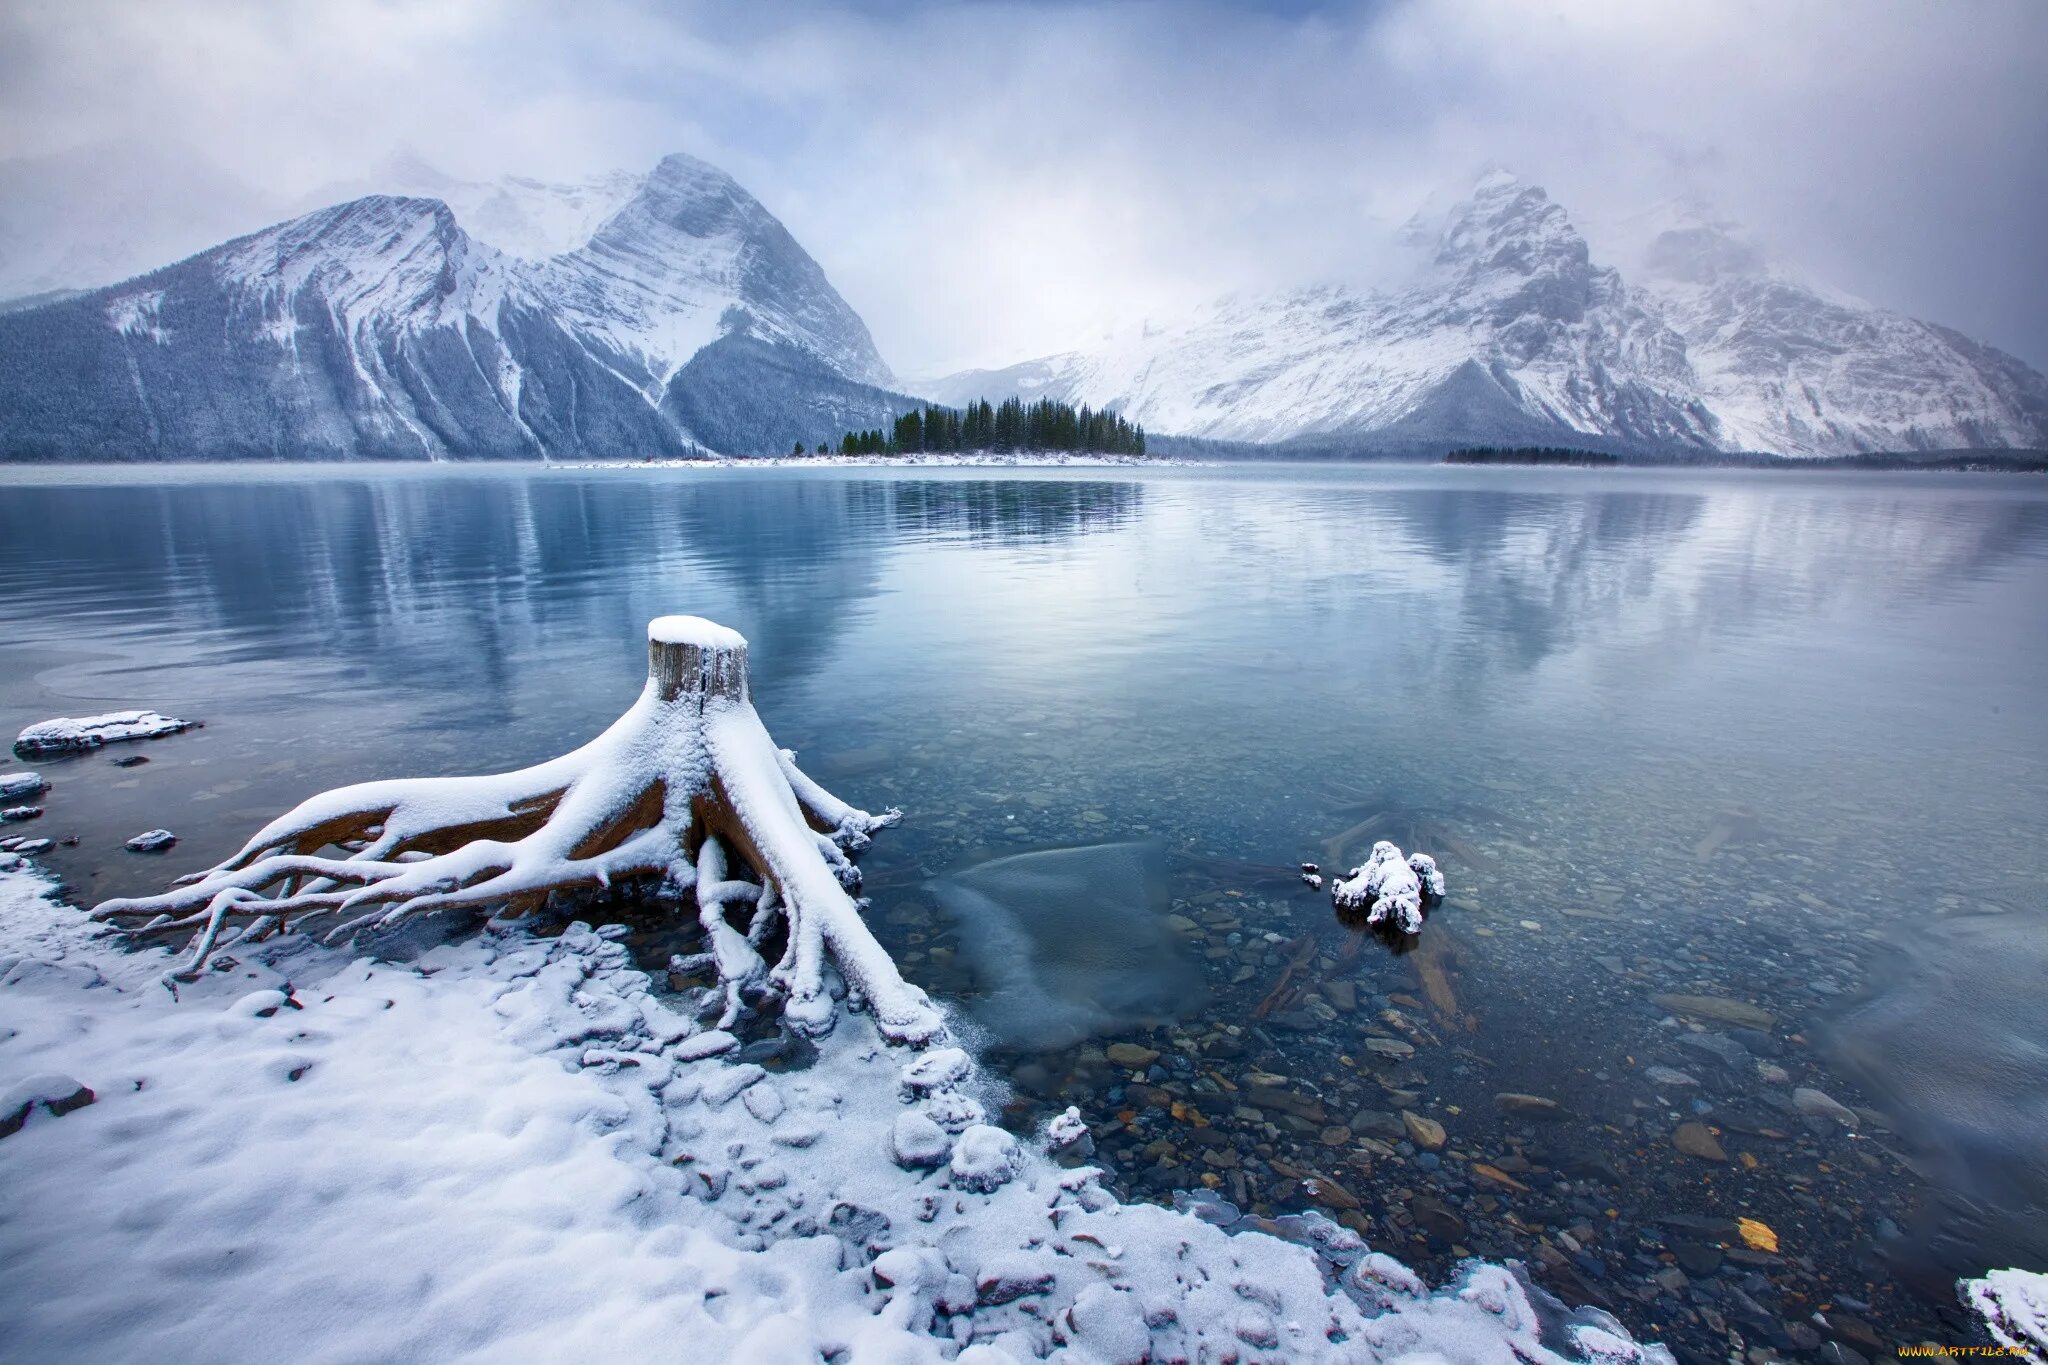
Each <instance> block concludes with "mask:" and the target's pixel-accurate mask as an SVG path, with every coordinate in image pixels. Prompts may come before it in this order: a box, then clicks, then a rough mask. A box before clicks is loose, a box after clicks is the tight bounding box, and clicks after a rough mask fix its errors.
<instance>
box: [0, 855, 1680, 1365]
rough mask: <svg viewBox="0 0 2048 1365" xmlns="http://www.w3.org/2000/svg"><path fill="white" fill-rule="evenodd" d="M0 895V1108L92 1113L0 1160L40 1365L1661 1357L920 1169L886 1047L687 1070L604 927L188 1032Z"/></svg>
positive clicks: (1037, 1155)
mask: <svg viewBox="0 0 2048 1365" xmlns="http://www.w3.org/2000/svg"><path fill="white" fill-rule="evenodd" d="M0 861H4V862H5V863H6V864H7V866H5V867H4V868H0V1090H10V1089H13V1088H15V1087H17V1086H18V1085H19V1083H20V1082H22V1081H24V1080H25V1079H27V1078H32V1077H33V1078H39V1079H38V1081H37V1083H38V1085H40V1086H41V1087H42V1089H44V1090H49V1089H50V1088H51V1087H52V1086H53V1085H55V1086H56V1088H58V1089H62V1088H64V1086H63V1085H57V1084H56V1083H57V1082H60V1081H62V1082H69V1083H71V1084H73V1085H82V1086H83V1087H85V1088H87V1089H89V1090H90V1091H91V1092H92V1093H93V1096H94V1100H93V1102H92V1103H90V1104H88V1105H85V1106H83V1107H81V1108H75V1109H72V1110H70V1111H69V1112H66V1113H63V1114H61V1115H60V1114H54V1113H52V1112H50V1111H49V1110H48V1109H47V1108H45V1107H40V1106H35V1107H32V1108H31V1111H30V1113H29V1114H28V1118H27V1122H26V1124H25V1126H23V1127H22V1128H21V1129H20V1130H19V1131H18V1132H15V1133H13V1134H12V1135H11V1136H8V1137H5V1138H0V1184H4V1187H5V1188H6V1189H7V1190H8V1191H9V1195H8V1198H7V1200H6V1201H4V1205H0V1286H4V1288H0V1340H6V1341H7V1342H8V1343H9V1346H10V1350H11V1351H14V1352H19V1358H22V1359H55V1358H70V1359H79V1358H89V1359H93V1360H103V1361H117V1360H143V1359H150V1360H162V1359H197V1358H206V1359H216V1360H256V1359H259V1358H262V1359H275V1358H277V1357H278V1356H280V1355H290V1356H292V1357H295V1358H302V1359H312V1360H360V1359H392V1360H429V1359H431V1360H449V1359H478V1360H482V1359H489V1360H496V1361H502V1360H525V1359H560V1358H564V1357H573V1356H577V1355H583V1354H586V1353H587V1354H593V1355H594V1354H597V1353H600V1352H602V1353H603V1354H606V1355H627V1356H630V1355H634V1354H647V1355H659V1356H662V1357H664V1358H667V1357H670V1356H672V1355H673V1354H674V1352H675V1350H676V1346H677V1343H679V1342H687V1343H689V1344H690V1352H689V1354H690V1358H693V1359H702V1360H721V1361H726V1360H730V1361H773V1362H781V1361H797V1360H815V1359H817V1358H819V1356H820V1355H823V1356H826V1357H829V1358H832V1359H835V1360H849V1361H855V1362H859V1361H870V1360H889V1361H943V1360H958V1361H962V1362H966V1365H990V1362H1000V1361H1004V1360H1013V1359H1017V1360H1024V1359H1034V1358H1041V1357H1048V1356H1051V1357H1055V1358H1061V1359H1069V1360H1076V1361H1100V1362H1109V1361H1138V1360H1143V1359H1148V1358H1150V1359H1158V1360H1215V1361H1228V1360H1339V1361H1351V1360H1356V1361H1369V1360H1415V1361H1424V1360H1429V1361H1437V1360H1456V1361H1471V1362H1496V1361H1497V1362H1502V1365H1507V1362H1511V1361H1521V1362H1535V1361H1540V1362H1556V1361H1565V1360H1601V1361H1616V1362H1619V1361H1644V1362H1651V1361H1664V1360H1668V1359H1669V1356H1668V1355H1667V1354H1666V1353H1665V1352H1663V1351H1662V1350H1661V1348H1657V1347H1641V1346H1637V1345H1634V1344H1633V1343H1631V1342H1629V1341H1628V1339H1627V1338H1626V1337H1625V1335H1624V1334H1623V1333H1622V1331H1621V1330H1620V1329H1619V1328H1618V1327H1617V1326H1615V1325H1614V1324H1613V1322H1612V1321H1611V1320H1609V1319H1607V1318H1605V1316H1604V1315H1601V1314H1597V1313H1591V1312H1580V1313H1576V1314H1567V1313H1566V1312H1565V1311H1564V1310H1562V1309H1561V1308H1559V1307H1557V1306H1556V1305H1555V1304H1554V1302H1550V1301H1547V1300H1546V1299H1545V1298H1544V1297H1543V1296H1541V1295H1540V1294H1537V1293H1534V1292H1532V1291H1531V1290H1530V1289H1529V1288H1528V1287H1527V1285H1526V1282H1525V1281H1523V1280H1522V1279H1521V1278H1519V1276H1518V1275H1517V1273H1515V1272H1514V1271H1512V1270H1510V1269H1509V1268H1506V1267H1502V1266H1496V1265H1481V1264H1474V1265H1472V1266H1470V1267H1468V1268H1467V1270H1466V1272H1465V1273H1464V1275H1463V1276H1462V1277H1461V1278H1460V1279H1459V1280H1458V1282H1456V1283H1454V1284H1452V1285H1449V1286H1446V1287H1445V1288H1443V1289H1440V1290H1437V1291H1434V1292H1432V1291H1430V1290H1428V1289H1426V1288H1425V1287H1424V1286H1423V1285H1422V1284H1421V1283H1420V1281H1418V1280H1416V1279H1415V1277H1414V1276H1412V1275H1411V1274H1410V1273H1409V1272H1407V1271H1406V1270H1405V1269H1404V1268H1403V1267H1401V1266H1400V1265H1399V1264H1398V1263H1397V1262H1394V1261H1393V1260H1391V1259H1390V1258H1388V1257H1385V1256H1380V1255H1375V1254H1372V1253H1370V1252H1369V1251H1368V1249H1367V1248H1366V1247H1364V1245H1363V1244H1362V1243H1360V1242H1359V1240H1358V1239H1357V1238H1356V1237H1355V1236H1354V1235H1352V1234H1351V1233H1350V1232H1348V1231H1346V1230H1344V1229H1342V1228H1339V1227H1337V1226H1335V1225H1334V1224H1330V1223H1328V1222H1327V1221H1325V1220H1322V1219H1320V1218H1314V1217H1308V1218H1300V1219H1286V1220H1277V1221H1276V1222H1275V1223H1273V1224H1270V1225H1268V1226H1269V1227H1271V1228H1272V1229H1273V1230H1274V1231H1277V1232H1279V1233H1280V1234H1282V1235H1281V1236H1271V1235H1266V1233H1264V1232H1260V1231H1252V1230H1246V1229H1247V1228H1248V1225H1249V1223H1250V1222H1251V1221H1254V1220H1246V1221H1245V1222H1243V1223H1240V1224H1239V1226H1238V1228H1237V1229H1236V1230H1235V1231H1234V1232H1226V1231H1225V1230H1224V1229H1223V1228H1222V1227H1219V1226H1217V1225H1216V1219H1217V1218H1218V1217H1225V1218H1227V1216H1228V1215H1227V1214H1221V1213H1219V1212H1218V1211H1217V1210H1216V1209H1214V1208H1213V1207H1212V1208H1211V1209H1210V1210H1209V1212H1208V1215H1207V1217H1206V1218H1200V1217H1196V1216H1194V1215H1193V1214H1190V1213H1177V1212H1174V1211H1170V1210H1166V1209H1162V1208H1158V1207H1155V1206H1150V1205H1123V1204H1120V1203H1118V1202H1117V1201H1116V1200H1115V1199H1114V1198H1113V1197H1112V1196H1110V1195H1109V1194H1108V1193H1106V1192H1105V1191H1104V1190H1103V1189H1102V1188H1101V1187H1100V1185H1099V1184H1098V1182H1097V1179H1096V1176H1095V1174H1094V1173H1093V1172H1092V1171H1090V1170H1088V1169H1086V1168H1081V1169H1065V1168H1063V1167H1062V1166H1060V1165H1059V1164H1057V1163H1056V1162H1055V1161H1053V1160H1052V1159H1051V1158H1049V1157H1048V1156H1046V1155H1044V1154H1043V1153H1042V1152H1041V1151H1038V1150H1036V1149H1035V1148H1034V1147H1033V1146H1032V1145H1031V1144H1028V1143H1027V1144H1023V1145H1021V1146H1020V1147H1019V1149H1018V1155H1017V1158H1016V1159H1015V1162H1016V1164H1015V1166H1014V1174H1013V1176H1012V1178H1010V1179H1008V1180H1007V1181H1006V1182H1004V1183H1001V1184H999V1185H997V1186H996V1187H995V1188H993V1189H992V1190H989V1191H987V1192H980V1191H977V1190H976V1189H974V1188H972V1187H973V1186H977V1185H986V1184H987V1183H988V1181H987V1179H986V1178H985V1176H986V1172H972V1173H970V1172H969V1171H968V1170H967V1169H966V1168H964V1167H962V1168H961V1169H959V1170H958V1171H956V1170H955V1166H958V1165H959V1163H954V1166H948V1165H945V1164H941V1165H939V1166H938V1167H937V1168H935V1169H920V1168H905V1167H904V1166H901V1165H898V1164H897V1163H896V1162H895V1161H893V1160H891V1159H890V1155H889V1153H890V1151H891V1143H892V1131H893V1129H894V1126H895V1125H896V1124H897V1123H898V1120H899V1119H900V1117H901V1115H903V1114H904V1113H905V1112H906V1111H905V1109H904V1107H903V1105H902V1104H901V1103H900V1101H899V1100H898V1098H897V1091H898V1085H899V1077H898V1075H897V1070H898V1067H899V1065H900V1054H898V1053H894V1052H892V1051H891V1050H890V1049H888V1048H885V1047H884V1046H883V1045H882V1043H881V1040H880V1039H879V1037H878V1036H877V1035H876V1033H875V1031H874V1030H873V1028H872V1027H871V1025H870V1024H869V1022H868V1020H867V1018H866V1017H865V1016H860V1015H852V1016H847V1017H844V1018H842V1019H841V1020H840V1022H839V1026H838V1027H837V1028H836V1029H835V1030H834V1031H833V1032H832V1033H831V1034H830V1035H828V1036H827V1037H825V1038H824V1039H822V1040H820V1042H819V1044H818V1050H817V1053H816V1055H815V1056H814V1057H813V1056H809V1055H805V1056H802V1057H791V1056H788V1055H786V1054H785V1055H782V1056H781V1057H779V1058H778V1057H776V1056H769V1055H757V1050H755V1049H748V1050H744V1051H742V1053H740V1054H739V1056H738V1057H737V1058H735V1057H734V1056H726V1057H717V1058H708V1059H703V1060H689V1059H687V1057H686V1055H684V1054H686V1053H687V1050H688V1049H687V1048H684V1047H679V1045H678V1042H677V1041H676V1040H680V1039H682V1038H683V1037H684V1035H685V1034H686V1033H687V1032H688V1029H689V1027H690V1025H689V1024H688V1022H687V1021H685V1020H684V1019H683V1018H682V1017H681V1016H679V1015H677V1014H675V1013H674V1012H673V1011H672V1010H671V1009H670V1008H669V1006H668V1004H666V1003H664V1001H663V1000H662V999H661V998H659V997H657V995H656V994H655V993H654V992H653V991H652V989H651V983H650V982H649V980H648V978H647V977H646V976H645V974H643V973H641V972H639V971H637V970H635V969H634V968H633V967H632V966H631V965H630V963H629V962H628V960H627V955H626V952H625V950H624V948H622V947H621V946H620V945H618V944H617V943H615V942H613V941H611V940H610V939H608V938H607V937H605V936H604V934H602V933H600V932H592V931H591V930H589V929H588V928H585V927H581V926H578V927H574V928H572V929H570V930H569V931H568V932H566V933H564V934H562V935H561V936H560V937H558V938H553V939H546V938H536V937H533V936H532V935H530V934H528V933H526V932H524V931H493V930H486V931H482V932H479V933H471V934H465V935H463V936H462V937H461V938H459V939H458V940H456V941H452V942H447V943H438V944H429V943H427V942H425V941H424V940H423V939H422V938H418V937H415V938H414V939H413V940H412V942H410V943H385V944H382V945H380V949H381V954H382V955H381V956H379V957H375V958H373V957H369V956H364V955H361V954H357V953H350V952H344V951H338V950H332V949H325V948H320V947H317V946H315V945H313V944H311V943H309V942H306V941H304V940H301V939H297V938H293V937H290V936H287V937H285V938H282V939H279V940H275V941H273V942H271V943H268V944H265V945H262V946H261V947H260V948H257V949H253V950H249V949H244V950H240V951H239V954H238V955H239V960H236V961H233V963H232V965H229V966H225V967H223V968H221V969H218V970H215V971H213V972H210V973H208V974H207V975H206V977H205V978H204V979H203V980H201V981H200V982H198V983H195V984H193V985H190V986H186V987H183V988H182V989H181V990H180V991H179V993H178V994H177V995H176V996H175V997H174V996H173V995H172V993H171V992H170V991H169V990H168V989H167V988H166V987H165V986H164V985H163V983H162V976H163V973H164V971H165V968H166V967H167V966H168V965H169V964H170V962H171V960H172V959H171V957H170V955H168V954H167V953H164V952H162V951H159V950H153V949H152V950H144V951H138V952H131V951H128V950H127V949H126V948H125V947H124V946H122V945H121V944H120V943H119V942H118V941H117V940H115V939H113V938H112V937H111V936H110V935H109V934H108V933H107V932H106V931H105V930H103V929H102V928H100V927H99V926H97V925H95V924H93V923H92V922H90V921H89V920H87V919H86V917H85V916H84V915H83V914H82V913H81V912H80V911H78V910H77V909H75V908H73V907H71V906H69V905H66V904H64V903H63V902H62V901H61V900H60V899H58V898H57V896H56V895H55V894H54V890H53V888H52V886H51V885H50V883H49V882H48V881H47V880H46V879H45V878H44V877H43V876H42V875H41V874H40V873H39V872H38V871H36V870H35V869H34V868H33V867H32V866H30V865H29V864H27V863H26V862H23V861H19V860H12V859H5V860H0ZM424 932H425V926H424V925H423V926H422V928H421V929H420V930H417V931H415V933H416V934H420V933H424ZM223 961H225V959H224V960H223ZM750 1058H751V1060H750ZM763 1063H765V1065H763ZM771 1068H773V1069H771ZM23 1093H24V1094H28V1093H38V1092H34V1091H32V1090H31V1091H24V1092H23ZM984 1098H985V1099H987V1100H989V1101H991V1102H993V1101H994V1100H996V1099H998V1098H999V1097H997V1096H993V1095H990V1096H986V1097H984ZM970 1176H971V1177H972V1178H970Z"/></svg>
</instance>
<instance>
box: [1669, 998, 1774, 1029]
mask: <svg viewBox="0 0 2048 1365" xmlns="http://www.w3.org/2000/svg"><path fill="white" fill-rule="evenodd" d="M1650 1003H1652V1004H1654V1005H1656V1006H1657V1008H1659V1009H1665V1010H1670V1011H1671V1012H1672V1013H1673V1014H1686V1015H1691V1016H1692V1017H1693V1018H1695V1019H1712V1020H1714V1021H1715V1022H1716V1023H1722V1024H1736V1025H1739V1026H1740V1027H1742V1028H1753V1029H1769V1028H1770V1027H1771V1026H1772V1025H1773V1024H1775V1023H1777V1022H1778V1020H1777V1016H1776V1015H1774V1014H1772V1013H1771V1012H1770V1011H1769V1010H1765V1009H1759V1008H1757V1007H1756V1006H1755V1005H1746V1004H1744V1003H1743V1002H1742V1001H1740V1000H1729V999H1726V998H1725V997H1722V996H1718V995H1653V996H1651V997H1650Z"/></svg>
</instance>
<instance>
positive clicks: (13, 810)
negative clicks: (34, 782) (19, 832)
mask: <svg viewBox="0 0 2048 1365" xmlns="http://www.w3.org/2000/svg"><path fill="white" fill-rule="evenodd" d="M42 814H43V808H42V807H41V806H8V807H6V808H5V809H4V810H0V824H9V825H11V824H15V823H17V822H19V821H22V820H37V819H41V818H42Z"/></svg>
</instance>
